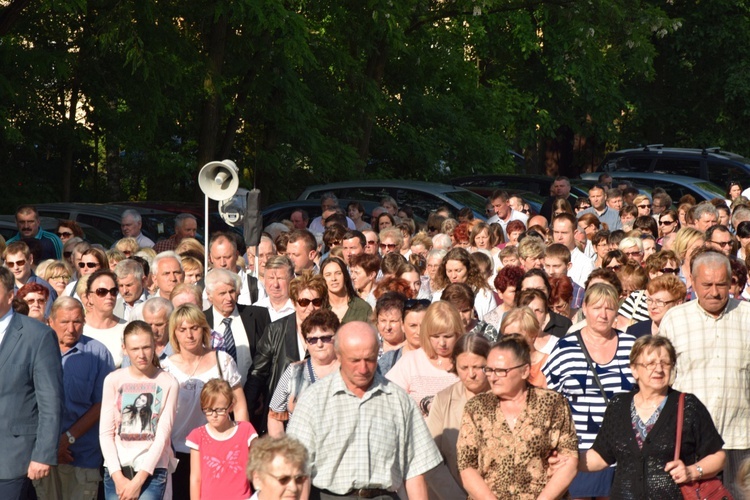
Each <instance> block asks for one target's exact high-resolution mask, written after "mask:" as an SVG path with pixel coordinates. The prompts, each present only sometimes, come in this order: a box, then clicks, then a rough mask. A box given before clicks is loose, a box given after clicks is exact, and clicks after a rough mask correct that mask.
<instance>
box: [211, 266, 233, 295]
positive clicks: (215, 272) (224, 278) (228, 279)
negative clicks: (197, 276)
mask: <svg viewBox="0 0 750 500" xmlns="http://www.w3.org/2000/svg"><path fill="white" fill-rule="evenodd" d="M217 285H233V286H234V288H235V290H236V291H237V292H238V293H239V291H240V289H241V288H242V281H241V280H240V277H239V275H237V274H236V273H233V272H232V271H227V270H226V269H221V268H216V269H212V270H211V271H210V272H209V273H208V274H207V275H206V293H207V294H208V295H211V294H212V293H213V291H214V289H215V288H216V286H217Z"/></svg>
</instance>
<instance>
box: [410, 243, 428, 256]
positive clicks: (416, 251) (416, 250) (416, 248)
mask: <svg viewBox="0 0 750 500" xmlns="http://www.w3.org/2000/svg"><path fill="white" fill-rule="evenodd" d="M410 249H411V253H412V254H413V255H421V256H422V257H425V258H427V248H425V246H424V245H422V244H421V243H417V244H414V245H412V246H411V247H410Z"/></svg>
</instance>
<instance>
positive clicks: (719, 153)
mask: <svg viewBox="0 0 750 500" xmlns="http://www.w3.org/2000/svg"><path fill="white" fill-rule="evenodd" d="M636 153H656V154H657V155H658V154H662V153H673V154H685V155H700V156H712V157H714V158H722V159H730V160H735V161H739V162H742V163H750V160H748V159H747V158H745V157H744V156H742V155H739V154H737V153H732V152H730V151H724V150H722V149H721V148H719V147H709V148H674V147H664V146H663V145H662V144H650V145H648V146H643V147H641V148H627V149H619V150H617V151H614V152H611V153H608V154H607V156H610V155H611V156H622V155H625V154H636Z"/></svg>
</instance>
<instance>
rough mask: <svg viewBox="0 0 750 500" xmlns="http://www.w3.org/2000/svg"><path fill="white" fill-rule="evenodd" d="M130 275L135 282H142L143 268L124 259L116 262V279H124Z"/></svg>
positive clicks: (131, 260) (135, 262)
mask: <svg viewBox="0 0 750 500" xmlns="http://www.w3.org/2000/svg"><path fill="white" fill-rule="evenodd" d="M130 275H133V276H134V277H135V279H136V280H137V281H140V280H142V279H143V266H142V265H141V264H140V263H139V262H137V261H135V260H133V259H125V260H121V261H120V262H118V263H117V265H116V266H115V276H117V279H118V280H121V279H125V278H126V277H127V276H130Z"/></svg>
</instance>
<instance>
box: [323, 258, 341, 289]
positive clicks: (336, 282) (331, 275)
mask: <svg viewBox="0 0 750 500" xmlns="http://www.w3.org/2000/svg"><path fill="white" fill-rule="evenodd" d="M323 279H324V280H325V281H326V286H327V287H328V293H330V294H332V295H343V294H346V285H345V284H344V273H343V272H342V271H341V268H340V267H339V266H338V265H337V264H335V263H332V264H329V265H327V266H325V267H324V268H323Z"/></svg>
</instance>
